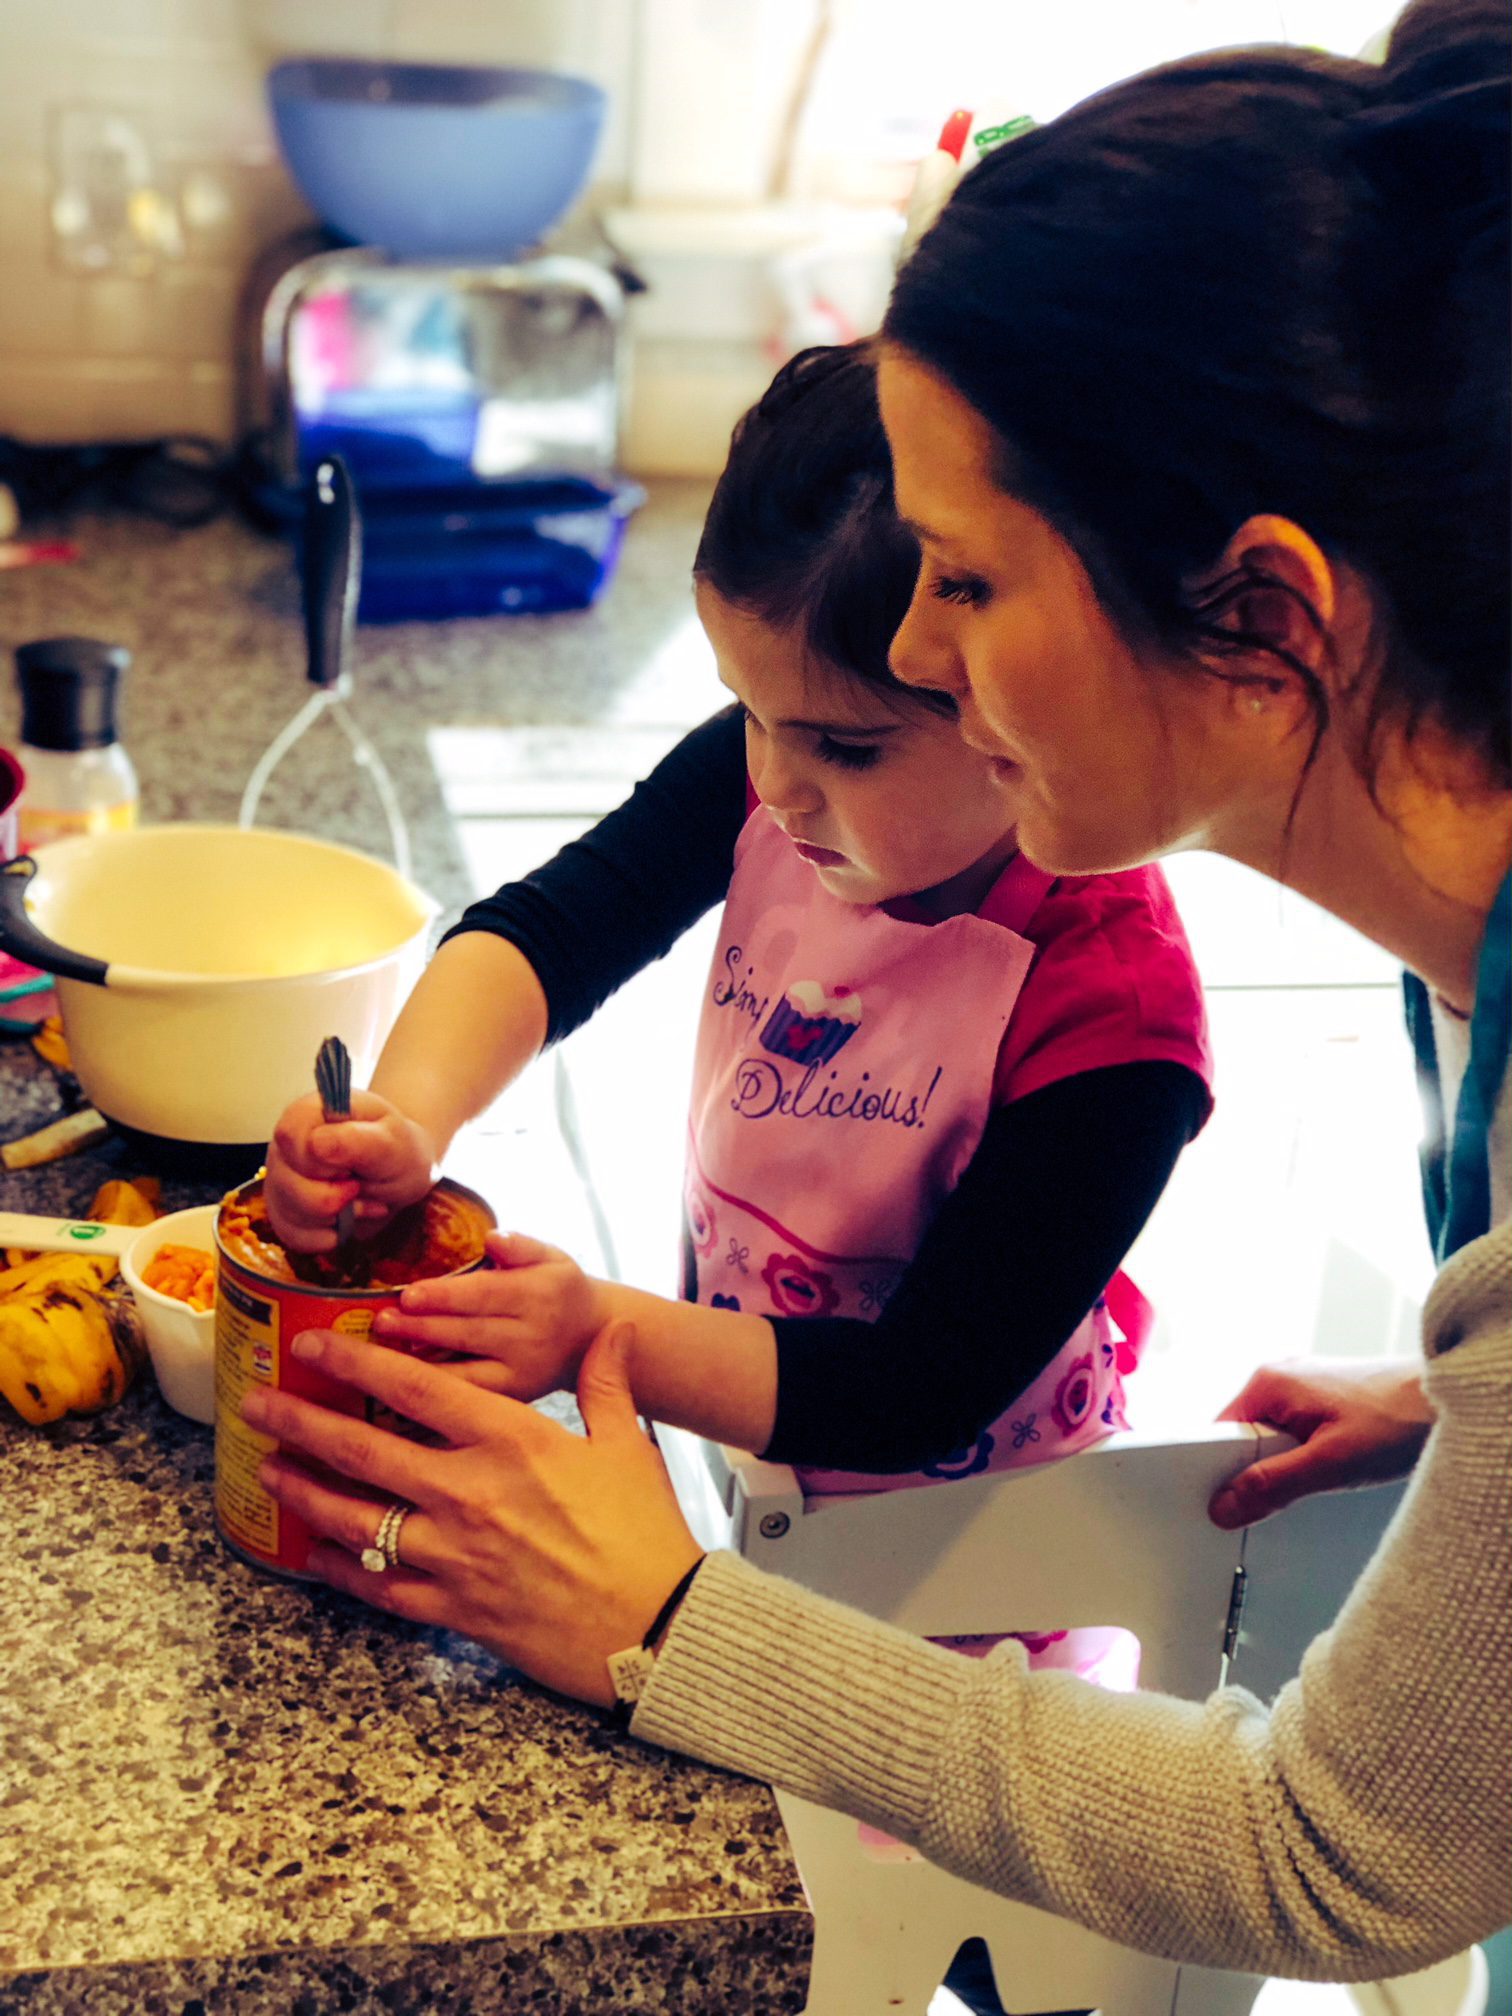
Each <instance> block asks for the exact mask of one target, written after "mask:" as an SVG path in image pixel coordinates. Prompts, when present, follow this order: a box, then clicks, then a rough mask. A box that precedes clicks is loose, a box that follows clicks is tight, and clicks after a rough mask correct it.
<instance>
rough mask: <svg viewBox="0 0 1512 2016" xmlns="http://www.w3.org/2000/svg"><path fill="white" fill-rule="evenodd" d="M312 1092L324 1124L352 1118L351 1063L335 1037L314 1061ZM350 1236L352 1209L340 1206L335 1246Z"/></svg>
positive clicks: (330, 1039)
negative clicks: (317, 1102) (318, 1101)
mask: <svg viewBox="0 0 1512 2016" xmlns="http://www.w3.org/2000/svg"><path fill="white" fill-rule="evenodd" d="M315 1090H316V1092H317V1093H318V1094H319V1096H320V1105H321V1110H322V1111H323V1112H324V1114H325V1117H326V1119H327V1121H336V1120H350V1119H351V1117H352V1060H351V1057H350V1055H349V1054H348V1051H347V1047H346V1045H345V1043H343V1042H342V1040H341V1038H340V1037H339V1036H327V1038H326V1039H325V1041H324V1042H323V1043H322V1044H321V1046H320V1052H319V1055H318V1056H317V1057H316V1059H315ZM351 1236H352V1207H351V1205H350V1204H343V1205H342V1207H341V1209H340V1211H338V1212H337V1214H336V1244H337V1246H338V1247H341V1246H345V1244H346V1243H347V1241H348V1240H349V1239H350V1238H351Z"/></svg>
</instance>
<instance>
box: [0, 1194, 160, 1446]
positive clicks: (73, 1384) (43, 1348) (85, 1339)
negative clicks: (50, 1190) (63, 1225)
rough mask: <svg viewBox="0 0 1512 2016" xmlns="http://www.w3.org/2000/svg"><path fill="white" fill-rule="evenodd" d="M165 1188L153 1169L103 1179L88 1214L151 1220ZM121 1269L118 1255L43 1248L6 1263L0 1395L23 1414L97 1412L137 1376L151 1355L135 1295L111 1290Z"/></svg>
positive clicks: (0, 1297) (112, 1220)
mask: <svg viewBox="0 0 1512 2016" xmlns="http://www.w3.org/2000/svg"><path fill="white" fill-rule="evenodd" d="M159 1195H160V1193H159V1190H158V1185H157V1183H156V1181H155V1179H153V1178H151V1177H147V1178H144V1179H142V1180H140V1181H138V1182H135V1183H127V1182H123V1181H115V1182H111V1183H106V1184H104V1185H102V1187H101V1188H100V1190H99V1191H97V1192H96V1195H95V1198H94V1202H93V1203H92V1204H91V1206H90V1209H89V1216H90V1217H91V1218H93V1219H95V1220H97V1221H99V1222H100V1223H103V1224H108V1225H148V1224H151V1222H152V1220H153V1219H154V1218H155V1217H156V1216H157V1215H158V1211H157V1206H158V1202H159ZM5 1257H6V1258H7V1260H12V1259H14V1257H15V1256H14V1255H12V1254H9V1253H8V1254H7V1255H6V1256H5ZM115 1274H116V1262H115V1260H114V1259H113V1258H111V1257H110V1256H109V1255H99V1256H96V1255H93V1254H88V1253H43V1254H38V1255H36V1256H34V1257H23V1258H21V1259H19V1260H17V1261H16V1263H15V1264H14V1265H11V1266H8V1267H6V1268H5V1269H4V1270H0V1395H3V1396H4V1397H5V1399H6V1400H8V1401H9V1402H10V1404H11V1406H12V1407H14V1408H15V1410H16V1412H17V1413H18V1414H19V1415H20V1416H21V1418H22V1419H23V1420H24V1421H29V1422H31V1423H32V1425H33V1426H35V1427H41V1426H42V1425H44V1424H45V1423H46V1422H49V1421H60V1420H62V1418H63V1417H64V1415H66V1414H97V1413H99V1412H100V1411H101V1410H102V1409H103V1408H106V1407H111V1406H113V1405H114V1404H115V1402H116V1401H117V1400H119V1399H120V1398H121V1397H122V1395H123V1394H124V1393H125V1392H126V1391H127V1389H128V1387H129V1386H130V1385H131V1382H132V1380H133V1379H134V1378H135V1377H136V1374H137V1372H138V1371H139V1370H140V1368H141V1364H142V1360H143V1357H144V1355H145V1354H144V1352H143V1350H142V1344H141V1338H140V1333H139V1331H138V1329H137V1327H136V1325H135V1323H134V1322H133V1320H132V1316H133V1311H132V1308H131V1302H130V1298H129V1297H128V1296H125V1295H118V1294H112V1293H111V1292H110V1285H109V1284H110V1283H111V1281H112V1280H113V1279H114V1277H115Z"/></svg>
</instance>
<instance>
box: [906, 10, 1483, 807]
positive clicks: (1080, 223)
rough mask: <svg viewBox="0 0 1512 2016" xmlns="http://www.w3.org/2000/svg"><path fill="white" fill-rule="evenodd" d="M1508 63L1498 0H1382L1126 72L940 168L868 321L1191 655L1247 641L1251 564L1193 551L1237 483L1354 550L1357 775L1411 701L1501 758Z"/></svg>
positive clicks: (1210, 540)
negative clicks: (1361, 667) (924, 210)
mask: <svg viewBox="0 0 1512 2016" xmlns="http://www.w3.org/2000/svg"><path fill="white" fill-rule="evenodd" d="M1509 86H1512V10H1509V9H1508V7H1507V5H1506V0H1414V4H1412V5H1410V6H1409V7H1408V8H1407V9H1406V11H1405V13H1404V14H1403V15H1402V17H1401V19H1400V20H1399V21H1398V23H1397V25H1396V28H1395V31H1394V33H1393V35H1392V38H1391V43H1390V47H1389V51H1388V54H1387V57H1386V61H1385V63H1384V64H1383V65H1381V66H1379V67H1378V66H1376V65H1373V64H1367V63H1358V62H1351V61H1347V60H1345V59H1342V58H1332V57H1326V56H1321V55H1316V54H1311V53H1306V52H1303V51H1300V50H1293V49H1273V50H1272V49H1261V50H1250V51H1238V52H1226V53H1221V54H1217V55H1213V56H1208V57H1200V58H1196V59H1193V60H1191V61H1188V62H1184V63H1177V64H1172V65H1170V66H1168V67H1166V68H1164V69H1161V70H1156V71H1152V72H1150V73H1149V74H1148V75H1146V76H1143V77H1137V78H1134V79H1132V80H1131V81H1130V82H1128V83H1126V84H1121V85H1118V86H1116V87H1115V88H1113V89H1112V90H1109V91H1105V92H1103V93H1101V94H1099V95H1098V96H1097V97H1095V98H1091V99H1089V100H1087V102H1086V103H1085V104H1083V105H1080V106H1077V107H1074V108H1073V109H1072V110H1071V111H1069V112H1067V113H1065V114H1064V115H1063V116H1062V117H1061V118H1059V119H1057V120H1055V121H1054V122H1053V123H1052V124H1050V125H1048V126H1044V127H1041V128H1039V129H1038V130H1036V131H1034V132H1031V133H1029V134H1027V135H1025V136H1024V137H1022V138H1020V139H1017V140H1012V141H1009V142H1008V143H1007V144H1006V145H1004V146H1002V147H1000V148H999V149H998V150H997V151H996V152H995V153H992V154H990V155H988V156H987V158H986V159H985V160H984V161H983V162H982V164H981V165H980V166H978V167H977V168H975V169H973V170H972V172H971V173H970V174H969V175H967V176H966V177H965V178H964V180H963V181H962V182H961V184H960V186H959V188H958V189H957V191H956V193H955V194H954V196H953V197H952V199H951V201H950V202H949V204H948V205H947V206H946V208H945V210H944V212H943V213H942V215H941V217H940V219H939V221H938V223H937V224H936V225H935V226H934V228H933V229H932V230H931V231H930V232H929V233H928V234H927V236H926V237H925V238H924V240H923V241H922V243H921V244H920V246H919V248H918V250H917V251H916V252H915V253H914V255H913V257H912V258H911V259H910V260H909V261H908V263H907V265H906V266H905V267H904V268H903V271H902V272H901V274H900V275H899V278H898V282H897V286H896V289H895V291H894V294H893V299H892V304H891V306H890V308H889V310H888V315H887V320H886V324H885V326H884V331H883V334H884V338H886V339H889V340H891V341H893V342H895V343H897V344H898V345H900V346H901V347H902V348H903V349H905V350H907V351H908V352H910V353H912V354H913V355H914V356H916V357H918V358H919V359H920V360H921V361H922V362H923V363H925V364H926V365H928V366H930V367H931V368H932V369H934V370H936V371H938V372H939V373H940V374H941V376H943V377H944V378H945V379H947V380H948V381H949V382H950V383H951V384H952V385H953V386H954V387H955V388H956V390H957V391H958V392H960V393H961V395H962V396H963V397H964V398H965V399H966V400H967V401H968V402H969V403H970V404H971V405H972V406H973V407H974V408H975V409H976V410H977V411H978V412H979V413H980V414H981V415H982V416H983V418H984V419H985V420H987V421H988V423H989V424H990V425H991V426H992V428H993V429H994V431H995V433H996V435H997V436H998V439H999V443H1000V448H1001V456H1000V460H1001V467H1000V470H999V476H1000V480H1001V482H1002V484H1003V487H1004V488H1005V489H1006V490H1008V491H1010V492H1011V493H1012V494H1014V495H1015V496H1018V497H1020V498H1022V499H1023V500H1024V501H1025V502H1027V503H1029V504H1030V505H1031V506H1033V507H1034V508H1036V509H1038V510H1039V511H1041V512H1042V513H1043V514H1044V515H1045V516H1046V517H1048V518H1049V519H1050V520H1051V521H1052V522H1053V523H1054V524H1055V525H1056V526H1057V528H1058V529H1059V530H1060V531H1061V532H1062V533H1063V534H1064V536H1066V537H1067V539H1068V540H1069V541H1070V542H1071V544H1072V545H1073V546H1074V547H1075V549H1076V550H1077V552H1078V554H1079V555H1080V557H1081V559H1082V560H1083V562H1084V564H1085V565H1086V566H1087V568H1088V571H1089V573H1090V575H1091V577H1092V580H1093V583H1094V586H1095V587H1096V589H1097V592H1098V594H1099V596H1100V597H1101V599H1102V600H1103V602H1104V603H1105V605H1106V606H1107V608H1108V610H1109V612H1110V614H1111V615H1112V616H1113V617H1114V619H1115V620H1116V621H1118V622H1120V623H1121V624H1122V625H1123V627H1124V628H1125V629H1126V630H1127V631H1129V632H1130V634H1132V635H1136V636H1138V635H1143V636H1145V637H1148V638H1153V639H1158V640H1159V641H1161V642H1162V643H1163V644H1165V645H1166V646H1168V647H1173V648H1175V649H1178V650H1180V651H1183V652H1185V653H1187V654H1189V655H1191V656H1192V657H1194V658H1195V659H1196V660H1197V662H1199V663H1202V664H1205V665H1206V666H1207V667H1208V669H1211V670H1215V671H1219V672H1223V671H1224V670H1225V666H1224V661H1225V659H1232V658H1233V657H1234V656H1235V655H1236V654H1237V653H1239V652H1244V651H1252V650H1253V649H1254V647H1255V646H1256V645H1257V644H1259V643H1260V642H1261V640H1259V639H1257V638H1255V637H1251V636H1247V635H1246V634H1245V633H1244V628H1243V624H1244V607H1245V603H1246V601H1247V598H1248V592H1249V590H1250V589H1251V588H1252V587H1254V586H1256V585H1266V584H1263V583H1261V582H1260V581H1259V578H1258V577H1256V576H1253V575H1248V576H1230V577H1229V578H1228V579H1217V580H1215V579H1214V578H1213V576H1214V570H1215V568H1216V565H1217V563H1218V561H1219V558H1220V556H1221V554H1222V552H1223V549H1224V547H1225V545H1226V544H1227V542H1228V540H1229V539H1230V537H1231V536H1232V534H1233V533H1234V532H1235V531H1236V530H1237V529H1238V527H1239V526H1240V525H1241V524H1242V523H1243V522H1244V520H1245V519H1246V518H1248V517H1250V516H1252V515H1254V514H1255V513H1258V512H1274V513H1277V514H1279V515H1281V516H1283V517H1286V518H1290V519H1292V520H1293V521H1294V522H1295V523H1297V524H1298V525H1300V526H1302V527H1303V528H1304V529H1305V530H1307V531H1308V532H1310V533H1311V535H1312V536H1313V537H1314V538H1315V539H1316V540H1317V541H1318V543H1319V544H1320V546H1322V547H1323V548H1324V549H1325V551H1327V552H1328V553H1329V554H1330V556H1331V557H1332V558H1334V559H1335V560H1339V561H1343V562H1345V563H1347V564H1348V565H1350V566H1352V567H1353V568H1355V569H1357V570H1358V571H1359V572H1360V573H1361V574H1362V575H1363V576H1364V577H1365V578H1366V579H1367V580H1368V582H1369V584H1370V586H1371V589H1372V591H1373V595H1374V598H1375V600H1376V602H1377V605H1378V608H1379V612H1380V614H1379V629H1378V638H1377V656H1378V659H1379V674H1378V678H1377V683H1376V687H1375V691H1374V693H1373V695H1372V699H1371V705H1370V713H1369V723H1368V729H1367V736H1366V748H1365V750H1364V751H1363V752H1362V755H1361V762H1362V767H1363V768H1364V769H1365V771H1366V773H1367V774H1368V775H1372V776H1373V772H1374V755H1373V743H1374V738H1375V735H1376V734H1377V732H1378V731H1379V729H1380V727H1381V725H1382V723H1383V722H1384V721H1386V720H1388V719H1392V720H1398V721H1402V722H1404V723H1405V725H1406V726H1407V727H1408V729H1409V731H1410V730H1411V729H1413V728H1415V727H1416V726H1418V725H1419V724H1420V723H1421V722H1423V721H1424V720H1425V719H1432V720H1434V721H1436V722H1438V723H1440V724H1441V725H1442V726H1443V727H1444V728H1446V729H1448V730H1449V731H1450V732H1451V733H1452V734H1453V735H1454V736H1455V737H1456V738H1458V739H1459V740H1460V741H1461V742H1463V743H1464V744H1465V745H1467V746H1469V747H1471V748H1473V749H1475V750H1476V751H1478V752H1479V754H1480V755H1481V756H1482V758H1483V759H1484V760H1485V761H1486V763H1487V764H1488V765H1489V767H1490V772H1491V775H1492V776H1493V777H1494V778H1495V779H1497V780H1498V781H1499V782H1501V783H1503V784H1505V783H1508V782H1512V750H1509V723H1508V693H1509V680H1508V647H1509V637H1512V617H1509V607H1508V550H1509V534H1512V498H1509V466H1512V465H1509V440H1508V405H1509V364H1508V333H1507V324H1508V295H1509V261H1508V182H1509V172H1508V103H1509V95H1512V90H1509ZM1204 580H1205V582H1206V585H1205V587H1204V589H1203V590H1202V592H1201V593H1197V594H1194V592H1193V584H1194V583H1195V582H1198V581H1204ZM1269 585H1276V584H1269ZM1308 613H1309V615H1310V616H1311V615H1312V612H1308ZM1313 620H1314V621H1315V620H1316V618H1315V617H1314V618H1313ZM1251 662H1252V661H1251ZM1288 663H1291V664H1292V670H1293V671H1294V672H1296V673H1297V674H1298V675H1299V676H1301V677H1302V678H1303V680H1304V683H1305V684H1306V685H1307V688H1308V691H1309V693H1310V694H1311V697H1312V701H1313V706H1314V710H1315V719H1316V727H1317V732H1318V733H1319V734H1321V732H1322V728H1323V726H1324V724H1325V722H1326V719H1327V709H1326V701H1325V696H1324V692H1323V689H1322V686H1321V684H1320V682H1318V681H1317V680H1316V679H1315V678H1313V677H1312V676H1311V674H1310V673H1309V671H1308V669H1307V667H1306V665H1305V664H1304V663H1303V662H1302V661H1301V660H1300V659H1297V660H1296V661H1295V662H1293V661H1291V660H1288ZM1278 669H1279V668H1278ZM1227 676H1243V677H1253V676H1254V675H1253V673H1248V672H1246V673H1242V674H1241V673H1239V672H1238V669H1237V668H1231V669H1229V671H1228V672H1227ZM1314 746H1316V744H1315V745H1314Z"/></svg>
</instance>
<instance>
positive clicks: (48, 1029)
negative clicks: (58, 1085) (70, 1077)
mask: <svg viewBox="0 0 1512 2016" xmlns="http://www.w3.org/2000/svg"><path fill="white" fill-rule="evenodd" d="M31 1046H32V1048H33V1050H35V1051H36V1053H37V1055H38V1056H39V1057H40V1058H41V1059H42V1062H43V1063H44V1064H51V1065H52V1067H53V1069H54V1070H55V1071H71V1070H72V1069H73V1059H72V1057H70V1056H69V1054H68V1038H67V1037H66V1036H65V1035H64V1034H63V1018H62V1016H61V1015H49V1016H48V1017H47V1018H46V1019H45V1020H44V1021H43V1023H42V1024H41V1026H40V1028H39V1029H38V1030H37V1033H36V1035H35V1036H33V1038H32V1039H31Z"/></svg>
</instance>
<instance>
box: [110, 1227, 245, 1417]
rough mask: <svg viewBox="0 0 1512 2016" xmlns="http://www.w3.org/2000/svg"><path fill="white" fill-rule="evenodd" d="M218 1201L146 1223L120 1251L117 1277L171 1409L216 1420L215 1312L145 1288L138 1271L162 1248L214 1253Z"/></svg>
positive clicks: (145, 1284)
mask: <svg viewBox="0 0 1512 2016" xmlns="http://www.w3.org/2000/svg"><path fill="white" fill-rule="evenodd" d="M219 1212H220V1206H219V1204H197V1205H195V1207H194V1208H193V1210H190V1211H170V1212H169V1213H168V1216H167V1217H166V1218H155V1219H154V1220H153V1222H152V1223H151V1224H150V1225H144V1226H143V1227H142V1229H141V1231H140V1232H138V1234H137V1236H136V1237H135V1239H133V1240H132V1242H131V1244H130V1245H129V1246H128V1247H127V1248H126V1251H125V1252H124V1253H123V1254H122V1255H121V1275H122V1278H123V1279H124V1281H125V1283H126V1286H127V1287H128V1288H129V1289H130V1290H131V1293H132V1298H133V1300H134V1301H135V1303H136V1306H137V1310H138V1312H139V1313H140V1315H141V1318H142V1330H143V1332H144V1334H145V1335H146V1338H147V1349H148V1351H149V1352H150V1353H151V1354H152V1369H153V1371H154V1372H155V1373H156V1374H157V1382H158V1386H159V1388H160V1389H161V1391H162V1395H163V1398H164V1399H165V1400H166V1401H167V1402H168V1405H169V1406H170V1407H173V1408H175V1409H177V1411H178V1412H179V1413H180V1414H187V1415H188V1417H189V1419H190V1420H191V1421H203V1422H205V1423H206V1424H209V1423H211V1422H213V1421H214V1419H215V1311H214V1310H213V1309H191V1308H190V1307H189V1304H188V1303H187V1302H181V1301H180V1300H179V1299H178V1297H177V1296H176V1295H164V1294H163V1293H162V1292H161V1291H160V1290H159V1289H156V1288H149V1287H148V1286H147V1283H146V1282H145V1281H144V1280H143V1279H142V1269H143V1268H144V1267H146V1266H147V1265H148V1263H149V1262H150V1261H151V1259H152V1257H153V1255H154V1254H155V1253H156V1252H157V1251H158V1249H159V1248H160V1247H162V1246H198V1247H200V1248H201V1249H202V1250H203V1251H205V1252H208V1253H210V1254H211V1255H212V1256H213V1255H214V1253H215V1220H216V1218H217V1216H218V1215H219Z"/></svg>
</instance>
